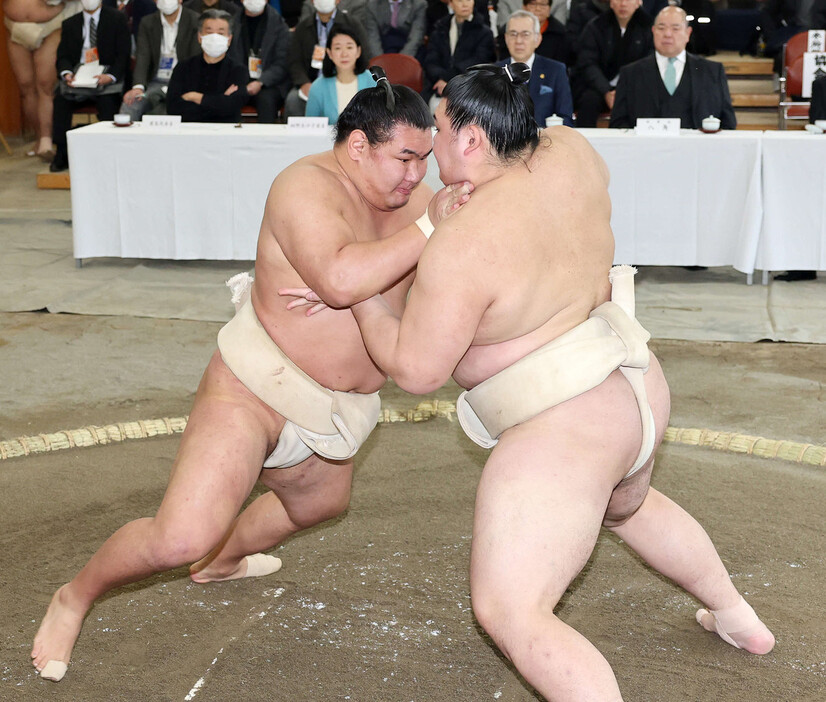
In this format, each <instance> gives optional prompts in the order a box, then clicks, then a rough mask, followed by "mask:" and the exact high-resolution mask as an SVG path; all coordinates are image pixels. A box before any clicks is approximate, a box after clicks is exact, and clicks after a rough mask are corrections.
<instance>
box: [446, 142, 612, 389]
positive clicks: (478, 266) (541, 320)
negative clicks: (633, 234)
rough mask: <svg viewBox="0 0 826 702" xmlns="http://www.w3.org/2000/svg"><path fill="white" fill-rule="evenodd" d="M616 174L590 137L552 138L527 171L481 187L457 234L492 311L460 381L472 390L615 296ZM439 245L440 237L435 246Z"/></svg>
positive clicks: (459, 370)
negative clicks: (470, 252) (464, 240)
mask: <svg viewBox="0 0 826 702" xmlns="http://www.w3.org/2000/svg"><path fill="white" fill-rule="evenodd" d="M607 186H608V171H607V168H606V167H605V164H604V162H603V161H602V159H601V157H600V156H599V155H598V154H597V153H596V152H595V151H594V150H593V148H592V147H591V146H590V145H589V144H588V142H587V141H586V140H585V138H584V137H582V136H580V135H579V134H578V133H577V132H575V131H574V130H572V129H568V128H565V127H557V128H551V129H546V130H544V131H543V132H542V134H541V138H540V144H539V146H538V147H537V149H536V151H535V152H534V154H533V156H532V157H531V158H530V160H529V161H528V163H527V164H526V165H524V166H512V167H509V168H508V170H507V172H506V174H505V175H503V176H501V177H499V178H497V179H496V180H495V181H493V182H491V183H489V184H486V185H481V186H479V187H478V188H477V189H476V191H475V192H474V194H473V197H472V198H471V200H470V202H469V203H468V204H467V205H465V207H464V208H463V209H462V210H461V211H459V212H458V213H457V214H456V215H454V218H455V226H456V228H457V229H459V230H460V231H461V232H462V233H463V235H466V236H468V238H469V241H468V246H473V248H474V250H475V251H476V252H477V255H475V256H473V259H472V260H470V261H468V262H467V265H468V267H469V269H472V270H473V271H474V273H473V275H474V276H477V277H478V276H483V277H484V279H485V284H486V287H487V294H488V296H489V297H490V299H491V304H490V306H489V307H487V309H486V310H485V312H484V315H483V316H482V318H481V320H480V322H479V326H478V328H477V330H476V334H475V337H474V339H473V344H472V345H471V347H470V348H469V349H468V351H467V353H466V354H465V356H464V357H463V358H462V360H461V361H460V363H459V365H458V366H457V367H456V370H455V372H454V378H455V379H456V381H457V382H458V383H459V384H460V385H462V386H465V387H472V386H474V385H476V384H478V383H479V382H481V381H482V380H485V379H487V378H488V377H490V376H491V375H493V374H495V373H497V372H498V371H500V370H501V369H502V368H505V367H506V366H508V365H510V364H512V363H513V362H515V361H516V360H518V359H520V358H522V357H523V356H525V355H526V354H527V353H530V352H531V351H533V350H534V349H536V348H539V347H540V346H542V345H543V344H545V343H547V342H549V341H551V340H552V339H554V338H556V337H557V336H559V335H561V334H563V333H564V332H566V331H568V330H569V329H571V328H573V327H574V326H576V325H577V324H579V323H581V322H583V321H584V320H585V319H587V318H588V313H589V312H590V311H591V310H593V309H594V308H595V307H596V306H597V305H599V304H601V303H602V302H605V301H606V300H607V299H608V298H609V296H610V287H609V284H608V271H609V269H610V267H611V264H612V261H613V257H614V240H613V235H612V233H611V227H610V217H611V202H610V199H609V197H608V187H607ZM435 241H436V239H435V238H434V243H435Z"/></svg>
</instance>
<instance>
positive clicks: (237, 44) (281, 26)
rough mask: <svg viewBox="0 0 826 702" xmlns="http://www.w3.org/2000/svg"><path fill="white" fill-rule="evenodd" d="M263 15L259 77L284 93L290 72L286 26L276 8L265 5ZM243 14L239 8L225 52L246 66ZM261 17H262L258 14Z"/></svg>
mask: <svg viewBox="0 0 826 702" xmlns="http://www.w3.org/2000/svg"><path fill="white" fill-rule="evenodd" d="M264 15H265V16H266V18H267V30H266V32H265V33H264V37H263V40H262V42H261V78H260V79H259V80H260V81H261V83H262V84H263V85H264V87H265V88H278V89H279V91H280V93H281V96H282V97H284V96H286V95H287V93H288V92H289V90H290V84H291V83H290V73H289V70H288V66H287V54H288V52H289V50H290V29H289V27H287V23H286V22H285V21H284V18H283V17H282V16H281V15H279V14H278V11H277V10H276V9H275V8H274V7H271V6H270V5H267V6H266V7H265V8H264ZM245 17H246V15H245V14H244V12H243V11H242V12H241V13H240V14H239V15H238V16H237V17H236V18H235V21H234V23H233V30H232V44H230V46H229V56H230V58H231V59H232V60H233V61H235V62H236V63H240V64H241V65H242V66H246V65H248V64H247V60H248V58H249V47H248V46H246V45H245V42H244V32H243V29H242V23H243V22H244V18H245ZM262 19H263V18H262Z"/></svg>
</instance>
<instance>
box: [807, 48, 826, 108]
mask: <svg viewBox="0 0 826 702" xmlns="http://www.w3.org/2000/svg"><path fill="white" fill-rule="evenodd" d="M821 76H826V53H820V52H818V53H814V52H813V51H807V52H806V53H804V54H803V82H802V88H803V93H802V94H803V97H804V98H810V97H812V81H813V80H814V79H815V78H820V77H821Z"/></svg>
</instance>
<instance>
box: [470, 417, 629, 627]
mask: <svg viewBox="0 0 826 702" xmlns="http://www.w3.org/2000/svg"><path fill="white" fill-rule="evenodd" d="M534 422H536V420H531V421H530V422H527V423H526V424H525V425H520V426H518V427H514V428H513V429H511V430H509V431H508V432H506V434H505V435H504V436H503V437H502V439H501V440H500V442H499V444H498V445H497V446H496V447H495V448H494V450H493V452H492V453H491V455H490V458H489V459H488V462H487V464H486V465H485V469H484V471H483V472H482V478H481V481H480V483H479V488H478V491H477V495H476V510H475V514H474V525H473V543H472V547H471V593H472V596H473V599H474V606H476V605H477V604H478V602H480V601H481V602H484V603H485V604H486V606H488V607H492V608H493V609H494V610H495V611H500V612H501V611H503V610H505V611H509V612H511V613H512V614H511V616H517V617H518V616H520V615H519V611H520V610H522V609H524V608H525V607H528V608H533V607H544V608H547V609H548V610H552V609H553V607H554V606H555V605H556V603H557V602H558V601H559V598H560V597H561V596H562V594H563V593H564V592H565V589H566V588H567V587H568V585H569V584H570V582H571V580H573V579H574V577H576V575H577V573H579V571H580V570H581V569H582V567H583V566H584V565H585V563H586V562H587V560H588V558H589V556H590V554H591V551H592V550H593V547H594V544H595V542H596V539H597V535H598V534H599V530H600V524H601V522H602V516H603V514H604V512H605V508H606V505H607V503H608V499H609V498H610V495H611V490H612V489H613V482H612V480H611V478H610V471H606V470H605V469H604V466H602V465H600V461H599V455H598V454H599V452H598V451H596V452H591V451H587V450H584V447H572V446H571V445H570V443H569V442H568V437H567V436H566V431H565V428H564V425H554V423H552V422H551V423H548V422H544V423H539V424H538V425H534ZM531 425H533V426H531ZM477 612H478V610H477ZM514 623H515V624H516V622H514Z"/></svg>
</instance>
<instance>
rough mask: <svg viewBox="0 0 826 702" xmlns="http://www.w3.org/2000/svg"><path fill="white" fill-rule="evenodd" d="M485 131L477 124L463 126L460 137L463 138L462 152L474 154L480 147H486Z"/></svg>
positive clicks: (466, 154)
mask: <svg viewBox="0 0 826 702" xmlns="http://www.w3.org/2000/svg"><path fill="white" fill-rule="evenodd" d="M483 137H484V132H483V131H482V130H481V129H480V128H479V127H478V126H477V125H475V124H469V125H467V126H466V127H462V131H461V134H460V138H461V140H462V153H463V154H464V156H466V157H467V156H472V155H474V153H475V152H477V151H478V150H479V149H484V148H485V147H484V140H483Z"/></svg>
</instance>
